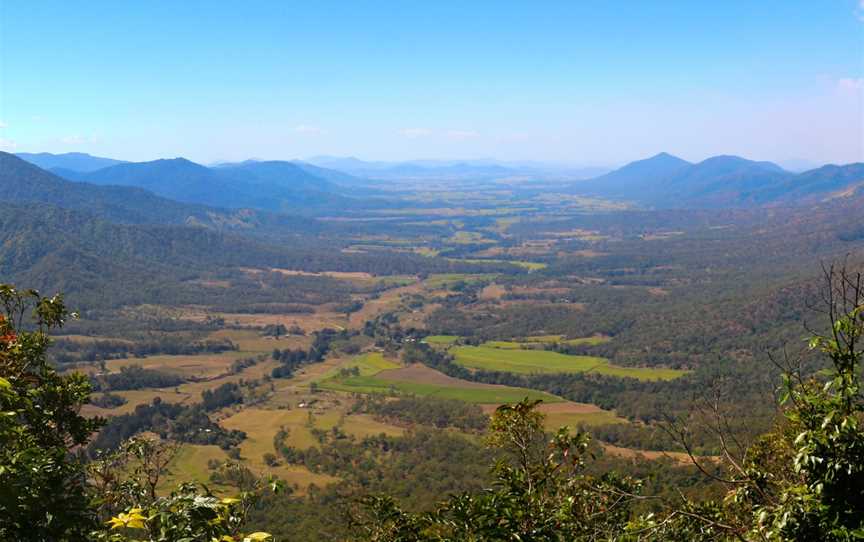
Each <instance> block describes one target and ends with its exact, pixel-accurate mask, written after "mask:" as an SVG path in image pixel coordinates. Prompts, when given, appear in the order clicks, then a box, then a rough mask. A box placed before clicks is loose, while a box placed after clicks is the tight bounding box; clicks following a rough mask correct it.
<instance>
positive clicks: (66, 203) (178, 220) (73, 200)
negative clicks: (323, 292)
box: [0, 152, 318, 231]
mask: <svg viewBox="0 0 864 542" xmlns="http://www.w3.org/2000/svg"><path fill="white" fill-rule="evenodd" d="M0 192H2V193H3V201H5V202H7V203H11V204H18V205H29V204H49V205H54V206H57V207H61V208H64V209H70V210H74V211H80V212H84V213H87V214H89V215H91V216H94V217H98V218H100V219H103V220H109V221H112V222H117V223H121V224H174V225H180V224H186V225H198V226H206V227H210V228H216V229H238V230H244V231H246V230H251V229H257V228H265V229H273V230H284V231H296V230H301V231H317V228H318V226H317V223H315V222H314V221H312V220H309V219H303V218H298V217H287V216H277V215H270V214H266V213H261V212H256V211H249V210H239V211H238V210H233V211H231V210H226V209H219V208H213V207H207V206H204V205H195V204H189V203H181V202H177V201H173V200H170V199H167V198H163V197H160V196H157V195H155V194H153V193H152V192H149V191H147V190H144V189H142V188H137V187H129V186H98V185H94V184H89V183H84V182H74V181H70V180H66V179H63V178H60V177H58V176H56V175H54V174H53V173H51V172H48V171H45V170H43V169H41V168H39V167H37V166H35V165H33V164H31V163H29V162H25V161H24V160H22V159H21V158H18V157H17V156H15V155H13V154H9V153H5V152H0Z"/></svg>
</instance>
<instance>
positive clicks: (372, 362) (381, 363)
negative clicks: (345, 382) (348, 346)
mask: <svg viewBox="0 0 864 542" xmlns="http://www.w3.org/2000/svg"><path fill="white" fill-rule="evenodd" d="M353 367H357V370H358V371H359V373H360V375H359V376H373V375H376V374H378V373H380V372H381V371H386V370H388V369H398V368H399V367H400V365H399V363H398V362H396V361H393V360H390V359H387V358H385V357H384V355H383V354H381V353H380V352H368V353H366V354H362V355H359V356H356V357H354V358H351V359H350V360H348V361H346V362H345V363H342V364H341V365H339V366H338V367H333V368H332V369H330V370H329V371H327V372H326V373H325V374H324V376H322V377H321V378H320V379H318V381H319V382H323V381H326V380H330V379H333V378H337V377H338V376H339V371H341V370H343V369H351V368H353Z"/></svg>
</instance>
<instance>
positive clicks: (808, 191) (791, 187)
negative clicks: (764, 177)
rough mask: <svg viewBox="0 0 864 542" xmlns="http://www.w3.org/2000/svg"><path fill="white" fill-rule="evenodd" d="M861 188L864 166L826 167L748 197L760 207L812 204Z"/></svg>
mask: <svg viewBox="0 0 864 542" xmlns="http://www.w3.org/2000/svg"><path fill="white" fill-rule="evenodd" d="M862 188H864V163H855V164H848V165H845V166H836V165H827V166H822V167H820V168H816V169H812V170H810V171H805V172H804V173H801V174H798V175H795V176H793V177H790V178H788V179H786V180H784V181H783V182H780V183H777V184H776V185H773V186H769V187H765V188H763V189H761V190H757V191H755V192H754V193H753V194H751V195H750V196H751V197H752V198H753V199H754V201H756V202H759V203H766V202H778V203H793V202H804V203H807V202H815V201H819V200H828V199H834V198H841V197H849V196H852V195H854V194H856V193H860V192H861V190H862Z"/></svg>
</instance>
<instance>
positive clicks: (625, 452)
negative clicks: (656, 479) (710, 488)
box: [603, 442, 693, 465]
mask: <svg viewBox="0 0 864 542" xmlns="http://www.w3.org/2000/svg"><path fill="white" fill-rule="evenodd" d="M603 449H604V450H605V451H606V453H608V454H610V455H614V456H618V457H623V458H626V459H634V460H635V459H639V457H643V458H645V459H648V460H650V461H656V460H658V459H663V458H669V459H671V460H673V461H674V462H675V463H678V464H679V465H692V464H693V462H692V461H691V459H690V456H689V455H687V454H686V453H684V452H658V451H653V450H634V449H633V448H621V447H620V446H614V445H612V444H607V443H605V442H604V443H603Z"/></svg>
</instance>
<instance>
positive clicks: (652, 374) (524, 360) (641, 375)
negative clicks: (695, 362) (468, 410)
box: [450, 346, 686, 380]
mask: <svg viewBox="0 0 864 542" xmlns="http://www.w3.org/2000/svg"><path fill="white" fill-rule="evenodd" d="M450 352H451V353H452V354H453V355H454V356H455V358H456V363H457V364H459V365H462V366H463V367H468V368H472V369H481V370H486V371H506V372H510V373H523V374H526V373H583V372H592V373H599V374H604V375H610V376H618V377H629V378H636V379H639V380H671V379H674V378H678V377H680V376H682V375H683V374H685V372H686V371H679V370H675V369H654V368H639V367H617V366H614V365H611V364H610V363H609V360H607V359H605V358H600V357H596V356H569V355H566V354H559V353H558V352H549V351H546V350H524V349H508V348H494V347H490V346H457V347H455V348H453V349H451V351H450Z"/></svg>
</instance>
